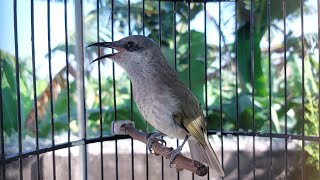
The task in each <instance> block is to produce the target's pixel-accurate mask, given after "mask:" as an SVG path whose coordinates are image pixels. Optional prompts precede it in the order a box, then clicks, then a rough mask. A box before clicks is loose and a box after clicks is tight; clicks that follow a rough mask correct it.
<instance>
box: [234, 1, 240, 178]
mask: <svg viewBox="0 0 320 180" xmlns="http://www.w3.org/2000/svg"><path fill="white" fill-rule="evenodd" d="M237 18H238V3H237V2H235V32H236V33H235V36H236V37H235V61H236V62H235V63H236V128H237V132H239V128H240V122H239V93H238V83H239V82H238V73H239V72H238V67H239V64H238V33H237V30H238V20H237ZM239 145H240V144H239V135H237V174H238V179H240V147H239Z"/></svg>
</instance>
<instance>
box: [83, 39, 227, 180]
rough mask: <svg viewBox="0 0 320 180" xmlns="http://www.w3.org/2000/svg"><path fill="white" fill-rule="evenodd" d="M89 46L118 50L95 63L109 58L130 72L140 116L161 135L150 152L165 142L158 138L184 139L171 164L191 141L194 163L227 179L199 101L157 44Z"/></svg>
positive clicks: (129, 42)
mask: <svg viewBox="0 0 320 180" xmlns="http://www.w3.org/2000/svg"><path fill="white" fill-rule="evenodd" d="M89 46H99V47H106V48H112V49H116V50H117V52H116V53H112V54H107V55H104V56H101V57H99V58H97V59H95V60H94V61H97V60H100V59H103V58H109V59H111V60H113V61H114V62H116V63H117V64H118V65H120V66H121V67H122V68H123V69H124V70H125V71H126V72H127V74H128V76H129V78H130V79H131V82H132V87H133V97H134V100H135V102H136V104H137V106H138V109H139V111H140V113H141V114H142V116H143V117H144V119H145V120H147V121H148V122H149V123H150V124H151V125H152V126H153V127H155V128H156V129H157V130H158V131H159V132H158V133H155V134H152V135H151V136H150V137H149V139H148V142H147V148H148V149H149V150H151V146H152V143H153V142H154V141H161V139H159V138H157V137H159V136H163V135H168V136H170V137H174V138H178V139H184V142H183V143H182V145H181V146H179V147H178V148H177V149H175V150H173V151H172V152H170V154H169V155H168V157H170V158H169V159H170V162H172V161H173V160H174V158H175V157H176V156H177V155H178V154H179V153H180V151H181V150H182V147H183V145H184V144H185V143H186V141H188V144H189V147H190V152H191V157H192V159H194V160H197V161H199V162H202V163H205V164H207V165H208V166H209V167H211V168H212V169H215V170H216V172H217V173H218V174H219V175H220V176H224V171H223V169H222V167H221V166H220V163H219V159H218V157H217V155H216V154H215V152H214V150H213V148H212V147H211V145H210V142H209V140H208V138H207V127H206V121H205V118H204V115H203V112H202V109H201V107H200V105H199V103H198V101H197V99H196V98H195V97H194V96H193V94H192V92H191V91H190V90H189V89H188V88H187V87H186V86H185V84H183V83H182V82H181V81H180V80H179V78H178V76H177V74H176V72H175V71H174V70H173V69H172V68H171V67H170V66H169V65H168V63H167V61H166V59H165V57H164V55H163V53H162V51H161V48H160V47H159V46H158V45H157V44H156V43H155V42H154V41H153V40H151V39H149V38H147V37H144V36H140V35H134V36H128V37H125V38H123V39H121V40H119V41H114V42H98V43H94V44H91V45H89ZM94 61H92V62H94ZM92 62H91V63H92Z"/></svg>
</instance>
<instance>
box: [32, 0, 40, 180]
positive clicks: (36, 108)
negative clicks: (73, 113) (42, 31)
mask: <svg viewBox="0 0 320 180" xmlns="http://www.w3.org/2000/svg"><path fill="white" fill-rule="evenodd" d="M30 6H31V18H30V19H31V51H32V52H31V53H32V55H31V58H32V81H33V104H34V121H35V125H36V127H35V128H36V130H35V132H36V150H39V128H38V106H37V101H38V99H37V79H36V66H35V61H36V60H35V45H34V1H33V0H31V1H30ZM37 179H40V159H39V153H38V154H37Z"/></svg>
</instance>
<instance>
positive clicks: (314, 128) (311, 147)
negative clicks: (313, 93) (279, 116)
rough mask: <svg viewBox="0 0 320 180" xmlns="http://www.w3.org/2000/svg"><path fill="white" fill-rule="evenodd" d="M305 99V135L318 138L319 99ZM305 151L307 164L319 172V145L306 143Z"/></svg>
mask: <svg viewBox="0 0 320 180" xmlns="http://www.w3.org/2000/svg"><path fill="white" fill-rule="evenodd" d="M307 99H308V103H307V104H306V105H305V108H306V112H305V120H306V124H305V134H306V135H308V136H318V137H319V117H320V116H319V99H317V98H316V97H310V96H307ZM305 150H306V151H307V152H308V154H309V157H308V160H307V164H310V165H312V166H315V167H316V168H317V169H318V170H320V168H319V160H320V159H319V151H320V149H319V143H308V144H307V145H306V147H305Z"/></svg>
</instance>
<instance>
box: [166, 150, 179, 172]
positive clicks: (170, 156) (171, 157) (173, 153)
mask: <svg viewBox="0 0 320 180" xmlns="http://www.w3.org/2000/svg"><path fill="white" fill-rule="evenodd" d="M181 150H182V147H181V146H179V147H177V149H174V150H172V151H170V152H169V153H168V154H167V158H168V159H169V161H170V164H169V167H170V168H171V167H172V166H171V165H172V164H173V161H174V159H175V158H176V157H177V156H178V154H181Z"/></svg>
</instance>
